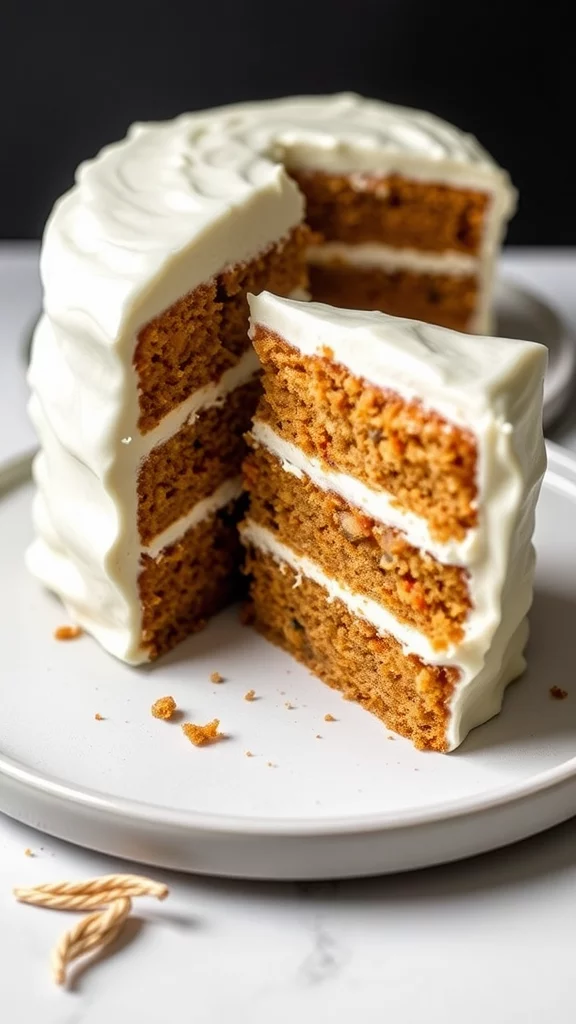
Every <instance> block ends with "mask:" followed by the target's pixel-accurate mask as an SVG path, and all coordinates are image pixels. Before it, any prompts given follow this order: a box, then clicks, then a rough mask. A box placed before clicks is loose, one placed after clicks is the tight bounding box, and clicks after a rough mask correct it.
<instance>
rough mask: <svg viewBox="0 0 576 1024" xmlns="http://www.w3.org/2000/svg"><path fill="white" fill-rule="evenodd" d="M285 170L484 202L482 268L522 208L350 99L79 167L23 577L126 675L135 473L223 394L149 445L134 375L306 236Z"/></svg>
mask: <svg viewBox="0 0 576 1024" xmlns="http://www.w3.org/2000/svg"><path fill="white" fill-rule="evenodd" d="M285 165H286V167H288V169H290V167H299V168H302V167H310V168H313V169H322V170H327V171H333V172H335V173H338V172H342V173H348V172H353V174H354V180H355V181H356V184H357V187H358V188H362V187H363V184H364V183H365V176H366V175H367V174H368V175H369V174H373V173H377V174H386V173H392V172H394V171H397V172H399V173H404V174H406V175H409V176H412V177H417V178H419V179H422V180H431V181H438V182H445V183H453V184H454V185H457V186H462V187H472V188H479V189H483V190H485V191H486V192H487V193H489V195H490V197H491V198H490V213H489V216H488V220H487V227H486V232H485V237H484V243H483V252H484V255H483V257H482V258H483V259H484V258H485V265H486V266H488V264H489V263H490V260H493V256H494V253H495V252H496V250H497V246H498V241H499V238H500V237H501V234H502V231H503V227H504V224H505V221H506V219H507V217H508V216H509V215H510V213H511V211H512V209H513V206H514V201H515V200H514V190H513V189H512V187H511V185H510V182H509V180H508V177H507V175H506V174H505V172H504V171H502V170H501V169H500V168H498V166H497V165H496V164H495V163H494V161H493V160H492V159H491V158H490V157H489V156H488V154H487V153H486V152H485V151H484V150H483V149H482V147H481V146H479V144H478V143H477V142H476V141H475V140H474V139H473V138H471V137H470V136H469V135H465V134H464V133H462V132H460V131H458V130H457V129H456V128H453V127H451V126H450V125H447V124H445V123H444V122H442V121H440V120H438V119H437V118H435V117H433V116H432V115H429V114H424V113H421V112H418V111H411V110H405V109H402V108H398V107H393V106H390V105H388V104H384V103H379V102H375V101H370V100H365V99H363V98H361V97H359V96H355V95H351V94H343V95H338V96H328V97H297V98H294V99H289V100H275V101H271V102H268V103H254V104H243V105H238V106H231V107H223V108H219V109H217V110H210V111H205V112H202V113H198V114H185V115H183V116H181V117H178V118H176V119H175V120H173V121H170V122H166V123H161V124H148V125H135V126H133V127H132V128H131V129H130V131H129V133H128V136H127V137H126V139H124V140H122V141H121V142H118V143H116V144H114V145H111V146H108V147H107V148H105V149H104V150H103V151H102V152H101V153H100V154H99V155H98V156H97V157H96V159H94V160H91V161H88V162H87V163H85V164H83V165H82V166H81V167H80V168H79V170H78V172H77V175H76V183H75V185H74V187H73V188H72V189H71V191H70V192H68V193H67V195H65V196H64V197H63V198H62V199H61V200H59V202H58V203H57V204H56V206H55V207H54V210H53V212H52V214H51V216H50V219H49V221H48V224H47V227H46V231H45V235H44V240H43V247H42V255H41V276H42V282H43V286H44V316H43V318H42V321H41V323H40V325H39V327H38V329H37V331H36V335H35V340H34V345H33V354H32V362H31V368H30V384H31V388H32V392H33V399H32V404H31V413H32V417H33V420H34V422H35V424H36V427H37V430H38V435H39V439H40V443H41V446H42V449H43V451H42V454H41V455H40V457H39V459H38V461H37V465H36V479H37V484H38V497H37V501H36V505H35V528H36V533H37V539H36V541H35V543H34V545H33V547H32V549H31V551H30V553H29V556H28V563H29V565H30V568H31V569H32V571H33V572H34V573H35V574H36V575H37V576H38V577H39V578H40V579H41V580H42V581H43V582H44V583H45V584H46V586H48V587H49V588H50V589H51V590H53V591H54V592H55V593H57V594H59V595H60V596H61V597H62V599H63V600H64V602H65V603H66V605H67V607H68V609H69V612H70V614H71V616H73V617H74V618H75V619H76V620H77V621H79V622H80V623H81V625H83V626H84V627H85V628H86V629H87V630H89V631H91V632H93V633H94V634H95V635H96V636H97V637H98V639H99V640H100V641H101V643H102V644H103V645H104V646H105V647H106V648H107V649H108V650H110V651H112V653H114V654H115V655H117V656H118V657H120V658H123V659H124V660H126V661H129V662H134V663H138V662H140V661H143V660H146V658H147V655H146V653H145V652H144V651H143V650H142V648H141V646H140V634H141V613H140V606H139V599H138V589H137V579H138V571H139V569H138V566H139V558H140V554H141V552H142V550H143V549H142V547H141V545H140V543H139V538H138V534H137V528H136V513H137V498H136V480H137V475H138V466H139V463H140V461H141V459H142V458H143V457H145V455H146V453H147V452H148V451H149V450H150V446H151V445H152V444H155V443H160V442H161V440H165V439H166V438H167V437H168V436H171V435H170V431H174V430H176V429H178V425H179V424H180V425H181V424H182V423H183V422H185V421H186V420H187V419H188V418H189V417H190V416H192V415H195V414H196V412H197V411H198V409H199V408H201V407H204V406H205V405H206V404H209V402H210V401H212V400H215V401H218V400H219V394H220V393H219V392H218V387H219V384H217V385H215V387H214V388H212V389H210V388H208V390H207V392H205V393H203V394H201V395H196V396H190V397H189V399H187V401H186V402H185V403H183V405H182V406H181V407H180V408H179V409H178V410H175V411H174V413H172V414H170V416H169V417H167V418H166V420H165V421H163V422H162V423H161V424H160V425H159V427H158V428H157V429H156V431H155V432H154V436H153V437H150V436H147V437H146V438H143V437H142V436H141V435H140V433H139V431H138V426H137V423H138V391H137V381H136V376H135V373H134V369H133V365H132V359H133V354H134V349H135V344H136V337H137V333H138V330H139V329H140V328H141V327H142V325H144V324H145V323H147V322H148V321H149V320H150V319H151V318H153V317H155V316H157V315H158V314H159V313H160V312H162V311H163V310H164V309H166V308H167V307H168V306H170V305H171V304H172V303H173V302H175V301H176V300H177V299H179V298H181V297H182V296H183V295H184V294H186V293H187V292H189V291H190V290H191V289H193V288H194V287H195V286H197V285H199V284H200V283H203V282H205V281H207V280H209V279H210V278H211V277H213V276H214V275H215V274H217V273H220V272H221V271H222V270H223V269H225V268H226V267H228V266H230V265H232V264H235V263H239V262H242V261H244V260H248V259H250V258H252V257H254V256H256V255H257V254H259V253H260V252H262V251H263V250H264V249H266V248H267V247H268V246H269V245H271V244H276V243H278V242H279V241H280V240H281V239H283V238H285V237H286V236H287V235H288V234H289V232H290V231H291V230H292V229H293V228H294V227H295V226H296V225H298V224H299V223H301V222H302V219H303V215H304V200H303V197H302V195H301V193H300V191H299V189H298V188H297V186H296V184H295V183H294V182H293V181H292V179H291V178H290V176H289V174H288V173H287V171H286V169H285ZM486 280H487V278H486ZM486 295H487V296H488V290H487V291H486ZM248 361H249V360H248ZM234 369H235V372H236V376H235V377H234V373H233V372H232V371H230V373H231V378H230V380H228V383H227V384H226V383H225V384H223V385H222V387H223V388H224V390H226V388H227V387H228V385H229V386H230V387H231V386H239V384H240V383H242V381H243V380H245V379H249V378H248V376H243V375H244V374H249V372H250V367H248V365H247V364H244V363H243V364H242V365H240V364H239V366H238V368H237V370H236V368H234ZM71 508H74V509H75V511H76V513H77V515H76V516H75V517H73V516H72V515H71V514H70V509H71ZM171 536H172V534H171Z"/></svg>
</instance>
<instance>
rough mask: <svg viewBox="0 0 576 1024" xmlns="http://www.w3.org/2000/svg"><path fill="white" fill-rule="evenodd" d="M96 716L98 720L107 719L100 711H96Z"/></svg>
mask: <svg viewBox="0 0 576 1024" xmlns="http://www.w3.org/2000/svg"><path fill="white" fill-rule="evenodd" d="M94 718H95V719H96V721H97V722H103V721H104V720H105V719H104V715H101V714H100V712H99V711H97V712H96V714H95V715H94Z"/></svg>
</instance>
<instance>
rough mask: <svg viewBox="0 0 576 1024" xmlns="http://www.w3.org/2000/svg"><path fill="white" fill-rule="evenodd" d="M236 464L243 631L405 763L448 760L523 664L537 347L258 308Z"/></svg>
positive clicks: (279, 307) (349, 316) (541, 357)
mask: <svg viewBox="0 0 576 1024" xmlns="http://www.w3.org/2000/svg"><path fill="white" fill-rule="evenodd" d="M250 307H251V324H252V326H251V335H252V339H253V342H254V346H255V348H256V351H257V353H258V356H259V358H260V361H261V363H262V366H263V389H264V393H263V397H262V398H261V400H260V403H259V406H258V410H257V414H256V418H255V421H254V425H253V427H252V431H251V448H252V451H251V454H250V455H249V457H248V458H247V460H246V463H245V480H246V487H247V489H248V491H249V493H250V505H249V511H248V515H247V518H246V519H245V521H244V523H243V525H242V528H241V533H242V539H243V543H244V544H245V546H246V548H247V550H248V566H247V568H248V571H249V573H250V575H251V600H252V617H253V620H254V623H255V625H256V627H257V628H258V629H259V630H260V631H261V632H262V633H263V634H264V636H266V637H267V638H268V639H270V640H272V641H273V642H274V643H276V644H278V645H280V646H281V647H283V648H284V649H285V650H287V651H289V652H290V653H291V654H293V655H294V656H295V657H296V658H298V659H299V660H300V661H302V662H304V664H305V665H307V666H308V667H309V668H310V669H312V671H313V672H315V673H316V674H317V675H318V676H320V678H321V679H323V680H324V681H325V682H327V683H328V684H329V685H330V686H333V687H335V688H337V689H339V690H341V691H342V692H343V693H344V694H345V696H347V697H349V698H350V699H352V700H356V701H358V702H359V703H360V704H362V705H363V706H364V707H366V708H368V709H369V710H371V711H372V712H374V713H375V714H376V715H378V716H379V717H380V718H381V719H383V720H384V722H385V723H386V725H387V726H389V727H390V728H391V729H393V730H395V731H396V732H398V733H401V734H402V735H403V736H407V737H409V738H410V739H411V740H412V741H413V742H414V744H415V745H416V746H417V747H420V748H423V749H432V750H438V751H446V750H452V749H454V748H455V747H457V746H458V745H459V744H460V743H461V742H462V740H463V739H464V737H465V736H466V734H467V733H468V732H469V730H470V729H471V728H473V727H474V726H476V725H479V724H480V723H482V722H484V721H486V720H487V719H488V718H490V717H491V716H493V715H494V714H496V713H497V712H498V711H499V709H500V706H501V702H502V695H503V691H504V688H505V687H506V685H507V684H508V683H509V682H510V681H511V680H512V679H514V678H515V677H516V676H518V675H519V674H520V673H521V672H522V670H523V668H524V658H523V650H524V646H525V643H526V640H527V635H528V625H527V619H526V615H527V612H528V610H529V608H530V604H531V601H532V586H533V569H534V551H533V547H532V533H533V527H534V509H535V504H536V499H537V495H538V491H539V487H540V483H541V479H542V475H543V472H544V468H545V449H544V443H543V438H542V427H541V405H542V386H543V377H544V371H545V365H546V350H545V348H544V347H543V346H541V345H537V344H533V343H529V342H519V341H508V340H502V339H494V338H478V339H476V341H475V343H474V345H470V341H469V339H468V338H467V337H466V336H464V335H462V334H458V333H455V332H453V331H448V330H445V329H442V328H439V327H435V326H431V325H425V324H422V323H418V322H415V321H411V320H401V319H396V318H392V317H389V316H386V315H384V314H381V313H370V312H353V311H349V310H339V309H335V308H332V307H329V306H326V305H322V304H319V303H302V302H294V301H290V300H287V299H282V298H277V297H274V296H272V295H270V294H268V293H264V294H262V295H260V296H258V297H251V298H250Z"/></svg>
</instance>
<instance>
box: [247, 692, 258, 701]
mask: <svg viewBox="0 0 576 1024" xmlns="http://www.w3.org/2000/svg"><path fill="white" fill-rule="evenodd" d="M244 700H248V701H252V700H256V690H248V691H247V693H245V694H244Z"/></svg>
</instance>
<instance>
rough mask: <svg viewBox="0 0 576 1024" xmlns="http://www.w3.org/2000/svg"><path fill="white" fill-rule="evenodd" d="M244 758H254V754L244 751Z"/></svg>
mask: <svg viewBox="0 0 576 1024" xmlns="http://www.w3.org/2000/svg"><path fill="white" fill-rule="evenodd" d="M244 757H254V754H253V753H252V751H251V750H246V751H244Z"/></svg>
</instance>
